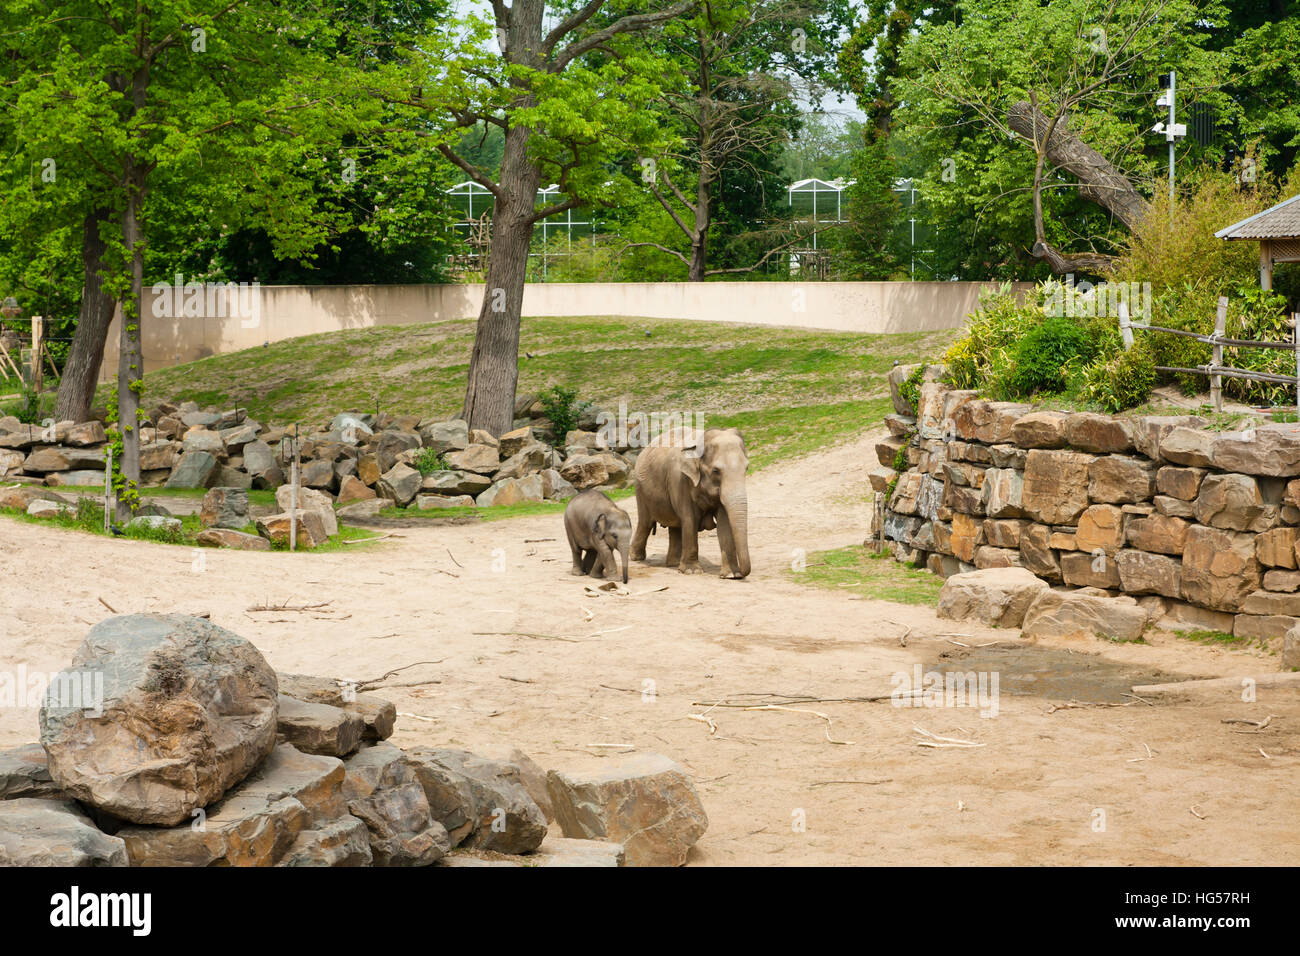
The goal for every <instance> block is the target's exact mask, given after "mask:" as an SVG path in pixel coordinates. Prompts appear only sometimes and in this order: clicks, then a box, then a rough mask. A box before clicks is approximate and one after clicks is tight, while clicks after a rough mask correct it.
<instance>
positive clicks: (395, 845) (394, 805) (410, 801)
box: [343, 744, 451, 866]
mask: <svg viewBox="0 0 1300 956" xmlns="http://www.w3.org/2000/svg"><path fill="white" fill-rule="evenodd" d="M343 767H344V772H345V773H346V777H345V779H344V781H343V796H344V798H345V799H346V800H347V802H348V812H349V813H350V814H352V816H354V817H357V818H358V819H359V820H361V821H363V822H364V823H365V825H366V829H367V830H368V832H369V835H370V850H371V854H372V856H373V858H374V864H375V866H428V865H430V864H432V863H436V862H437V861H438V860H440V859H442V858H443V857H444V856H446V855H447V851H448V850H450V849H451V840H450V838H449V837H448V836H447V831H446V830H445V829H444V828H443V826H442V824H441V823H438V822H436V821H435V820H434V819H433V817H432V816H431V814H430V811H429V801H428V798H427V797H426V796H425V793H424V787H423V786H421V784H420V780H419V778H418V777H417V776H416V775H415V770H414V768H413V767H412V766H411V763H410V761H409V760H407V757H406V754H404V753H402V751H400V750H398V749H397V748H396V747H394V746H392V745H390V744H374V745H372V746H369V747H365V748H363V749H362V750H360V751H358V752H357V753H356V754H355V755H354V756H352V757H350V758H349V759H348V760H346V761H345V762H344V764H343Z"/></svg>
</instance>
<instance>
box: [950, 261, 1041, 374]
mask: <svg viewBox="0 0 1300 956" xmlns="http://www.w3.org/2000/svg"><path fill="white" fill-rule="evenodd" d="M1042 318H1043V313H1042V311H1041V310H1040V309H1037V308H1035V307H1034V306H1032V305H1021V304H1020V302H1019V301H1018V299H1017V297H1016V294H1015V293H1014V292H1012V291H1011V285H1010V283H1003V284H1002V285H1001V286H1000V287H999V288H998V289H997V290H996V291H994V292H988V293H981V294H980V301H979V308H978V309H976V310H975V311H974V312H972V313H971V316H970V319H969V320H967V323H966V334H965V335H964V336H962V337H961V338H960V339H958V340H957V341H956V342H954V343H953V344H952V345H951V346H950V347H949V348H948V351H947V352H945V353H944V356H943V364H944V365H945V366H946V367H947V369H948V381H949V382H951V383H952V385H953V386H954V387H955V388H981V387H984V386H985V385H986V384H987V383H988V380H989V378H990V377H991V375H992V374H993V372H994V370H996V369H998V368H1001V367H1003V366H1005V365H1006V364H1007V361H1008V356H1007V352H1008V350H1009V349H1010V348H1012V347H1013V346H1014V345H1015V343H1016V342H1017V341H1019V339H1020V338H1021V336H1023V335H1024V334H1025V333H1026V332H1027V331H1028V330H1029V329H1030V328H1031V327H1032V326H1033V325H1035V324H1037V323H1038V322H1040V321H1041V320H1042Z"/></svg>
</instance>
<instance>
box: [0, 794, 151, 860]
mask: <svg viewBox="0 0 1300 956" xmlns="http://www.w3.org/2000/svg"><path fill="white" fill-rule="evenodd" d="M127 863H128V861H127V854H126V844H125V843H123V842H122V841H121V840H120V839H118V838H117V837H115V836H109V835H108V834H106V833H102V832H100V830H99V829H97V828H96V827H95V825H94V824H93V823H91V822H90V819H89V818H88V817H87V816H86V814H85V813H84V812H82V810H81V808H80V807H78V806H77V804H76V803H74V802H73V801H71V800H42V799H37V798H30V797H19V798H18V799H15V800H0V866H126V865H127Z"/></svg>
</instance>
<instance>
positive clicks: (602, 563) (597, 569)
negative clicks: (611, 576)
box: [591, 540, 615, 578]
mask: <svg viewBox="0 0 1300 956" xmlns="http://www.w3.org/2000/svg"><path fill="white" fill-rule="evenodd" d="M592 553H593V554H594V555H595V556H596V558H595V562H594V563H593V564H592V566H591V576H592V577H593V578H603V577H605V572H606V570H610V571H612V570H614V568H615V565H614V555H613V552H611V551H610V550H609V548H608V547H606V545H605V542H603V541H599V540H598V541H597V542H596V548H595V551H593V552H592Z"/></svg>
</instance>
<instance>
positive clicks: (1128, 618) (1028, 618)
mask: <svg viewBox="0 0 1300 956" xmlns="http://www.w3.org/2000/svg"><path fill="white" fill-rule="evenodd" d="M1146 626H1147V612H1146V609H1145V608H1143V607H1140V606H1139V605H1138V603H1137V601H1135V600H1133V599H1132V598H1124V597H1119V598H1110V597H1099V596H1097V595H1093V594H1081V593H1079V592H1077V591H1052V590H1046V591H1043V592H1042V593H1041V594H1039V596H1038V597H1037V598H1036V599H1035V600H1034V603H1033V605H1031V606H1030V608H1029V610H1028V612H1027V613H1026V614H1025V623H1024V626H1023V627H1022V628H1021V635H1022V636H1024V637H1085V636H1086V637H1091V636H1094V635H1095V636H1098V637H1108V638H1111V639H1113V640H1119V641H1136V640H1137V639H1138V638H1139V637H1141V636H1142V632H1143V631H1144V630H1146Z"/></svg>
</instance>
